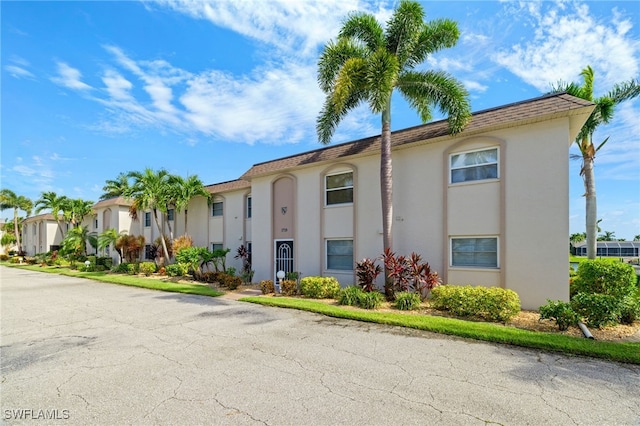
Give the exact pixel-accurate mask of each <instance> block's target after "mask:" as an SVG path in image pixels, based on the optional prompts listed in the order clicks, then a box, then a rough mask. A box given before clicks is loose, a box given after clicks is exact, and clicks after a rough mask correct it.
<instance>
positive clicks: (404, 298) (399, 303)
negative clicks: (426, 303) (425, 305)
mask: <svg viewBox="0 0 640 426" xmlns="http://www.w3.org/2000/svg"><path fill="white" fill-rule="evenodd" d="M421 302H422V300H420V295H419V294H417V293H410V292H406V291H401V292H399V293H396V301H395V303H394V305H395V307H396V309H400V310H401V311H413V310H414V309H418V308H419V307H420V303H421Z"/></svg>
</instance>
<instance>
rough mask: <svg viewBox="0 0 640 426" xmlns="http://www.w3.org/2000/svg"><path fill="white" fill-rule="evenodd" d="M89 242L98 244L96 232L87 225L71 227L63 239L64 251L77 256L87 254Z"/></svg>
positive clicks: (93, 245) (92, 244)
mask: <svg viewBox="0 0 640 426" xmlns="http://www.w3.org/2000/svg"><path fill="white" fill-rule="evenodd" d="M87 244H90V245H91V246H92V247H96V246H97V244H98V243H97V238H96V235H95V233H93V232H89V229H88V227H87V226H76V227H74V228H71V229H70V230H69V232H67V235H66V236H65V237H64V240H62V249H63V252H64V253H66V254H69V255H71V256H74V257H77V256H79V255H86V254H87Z"/></svg>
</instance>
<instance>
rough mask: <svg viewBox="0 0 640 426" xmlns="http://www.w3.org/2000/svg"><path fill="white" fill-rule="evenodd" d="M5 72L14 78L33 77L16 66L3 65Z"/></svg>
mask: <svg viewBox="0 0 640 426" xmlns="http://www.w3.org/2000/svg"><path fill="white" fill-rule="evenodd" d="M4 69H5V70H7V71H8V72H9V74H11V76H12V77H15V78H34V77H35V76H34V75H33V74H32V73H31V72H30V71H28V70H26V69H24V68H21V67H19V66H17V65H5V67H4Z"/></svg>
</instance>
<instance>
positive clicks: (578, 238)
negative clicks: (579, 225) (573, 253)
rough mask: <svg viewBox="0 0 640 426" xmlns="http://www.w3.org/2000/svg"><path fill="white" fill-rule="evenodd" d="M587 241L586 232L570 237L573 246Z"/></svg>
mask: <svg viewBox="0 0 640 426" xmlns="http://www.w3.org/2000/svg"><path fill="white" fill-rule="evenodd" d="M586 239H587V234H585V233H584V232H576V233H575V234H571V235H569V242H571V243H572V244H577V243H581V242H583V241H584V240H586Z"/></svg>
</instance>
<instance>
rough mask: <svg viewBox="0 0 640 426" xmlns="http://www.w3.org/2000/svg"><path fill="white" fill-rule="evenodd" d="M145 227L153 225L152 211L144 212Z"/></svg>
mask: <svg viewBox="0 0 640 426" xmlns="http://www.w3.org/2000/svg"><path fill="white" fill-rule="evenodd" d="M144 227H145V228H149V227H151V212H144Z"/></svg>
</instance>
